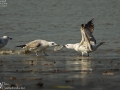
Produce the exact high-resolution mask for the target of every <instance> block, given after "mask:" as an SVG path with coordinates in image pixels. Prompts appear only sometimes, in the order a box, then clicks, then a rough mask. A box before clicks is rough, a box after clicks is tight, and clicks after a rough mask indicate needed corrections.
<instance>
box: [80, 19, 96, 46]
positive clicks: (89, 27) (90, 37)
mask: <svg viewBox="0 0 120 90" xmlns="http://www.w3.org/2000/svg"><path fill="white" fill-rule="evenodd" d="M82 28H83V29H84V32H85V33H86V35H87V38H88V40H89V42H90V44H91V45H94V44H96V40H95V38H94V36H93V35H92V33H93V31H94V24H93V19H92V20H90V21H89V22H88V23H87V24H85V25H82Z"/></svg>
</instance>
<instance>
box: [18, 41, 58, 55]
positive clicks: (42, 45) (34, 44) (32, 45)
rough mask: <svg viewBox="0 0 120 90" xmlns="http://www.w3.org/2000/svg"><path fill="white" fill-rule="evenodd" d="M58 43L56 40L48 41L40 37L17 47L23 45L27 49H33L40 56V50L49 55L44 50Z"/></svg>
mask: <svg viewBox="0 0 120 90" xmlns="http://www.w3.org/2000/svg"><path fill="white" fill-rule="evenodd" d="M56 45H58V44H56V43H55V42H48V41H46V40H41V39H38V40H34V41H31V42H29V43H27V44H24V45H19V46H16V47H22V48H23V49H25V50H28V51H33V52H35V53H36V55H37V56H38V54H37V52H38V51H40V52H43V53H44V54H45V55H47V54H46V53H45V52H44V50H45V49H46V48H48V47H52V46H56Z"/></svg>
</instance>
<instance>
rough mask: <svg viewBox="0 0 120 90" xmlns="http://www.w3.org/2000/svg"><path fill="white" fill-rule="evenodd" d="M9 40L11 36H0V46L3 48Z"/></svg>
mask: <svg viewBox="0 0 120 90" xmlns="http://www.w3.org/2000/svg"><path fill="white" fill-rule="evenodd" d="M9 40H12V38H10V37H8V36H3V37H1V38H0V48H3V47H4V46H6V45H7V43H8V41H9Z"/></svg>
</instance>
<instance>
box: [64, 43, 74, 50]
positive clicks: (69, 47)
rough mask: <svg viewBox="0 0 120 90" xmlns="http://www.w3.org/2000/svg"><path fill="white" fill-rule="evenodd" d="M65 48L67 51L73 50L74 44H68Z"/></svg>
mask: <svg viewBox="0 0 120 90" xmlns="http://www.w3.org/2000/svg"><path fill="white" fill-rule="evenodd" d="M64 47H66V48H67V49H73V44H66V45H64Z"/></svg>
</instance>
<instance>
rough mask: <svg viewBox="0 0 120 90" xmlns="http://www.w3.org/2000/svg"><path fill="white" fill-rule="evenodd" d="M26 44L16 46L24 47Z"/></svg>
mask: <svg viewBox="0 0 120 90" xmlns="http://www.w3.org/2000/svg"><path fill="white" fill-rule="evenodd" d="M25 46H26V45H25V44H24V45H19V46H16V47H21V48H23V47H25Z"/></svg>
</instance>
